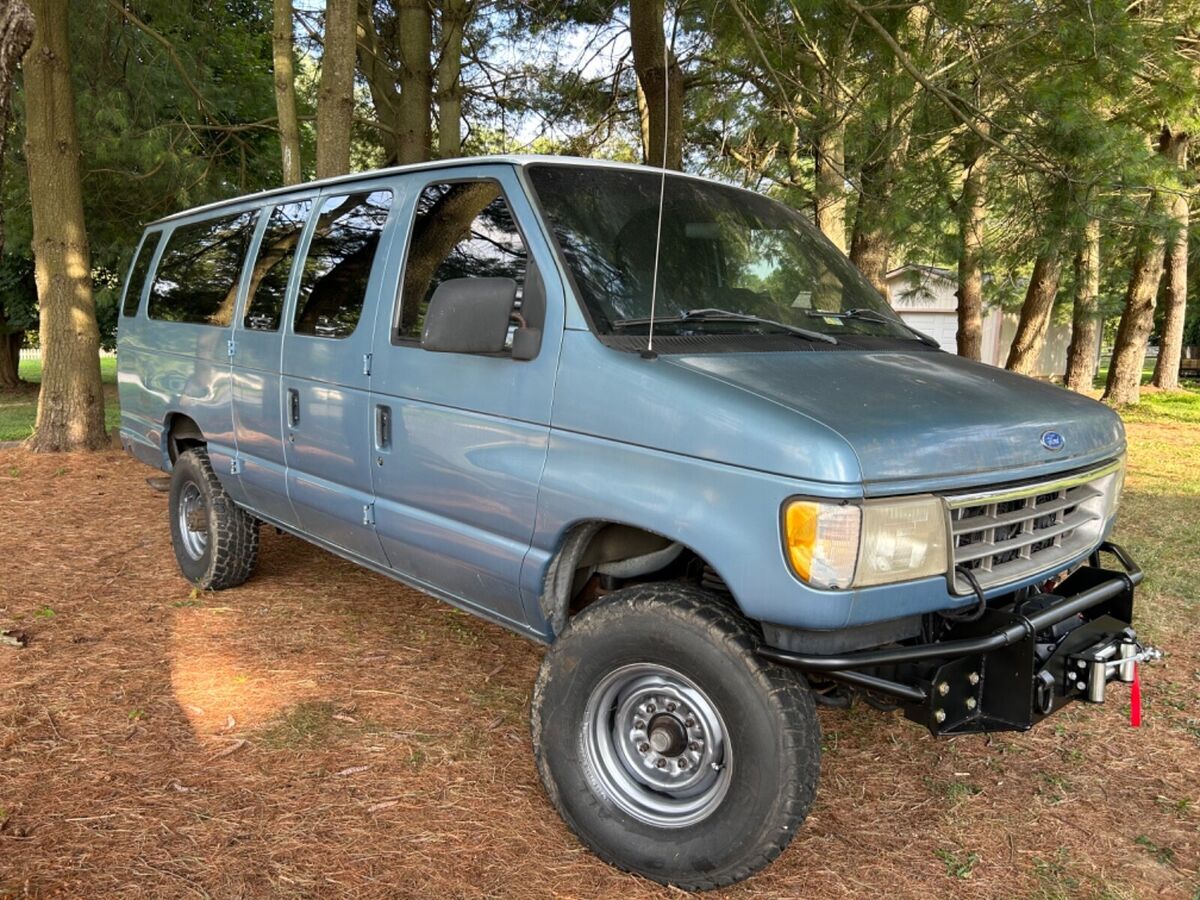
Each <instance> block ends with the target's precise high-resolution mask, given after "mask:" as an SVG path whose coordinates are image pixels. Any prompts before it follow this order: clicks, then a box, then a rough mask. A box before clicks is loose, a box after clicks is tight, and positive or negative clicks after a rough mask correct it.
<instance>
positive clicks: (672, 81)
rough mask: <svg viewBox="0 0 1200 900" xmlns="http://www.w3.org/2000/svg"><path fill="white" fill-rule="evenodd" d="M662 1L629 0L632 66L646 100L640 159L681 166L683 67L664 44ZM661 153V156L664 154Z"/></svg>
mask: <svg viewBox="0 0 1200 900" xmlns="http://www.w3.org/2000/svg"><path fill="white" fill-rule="evenodd" d="M665 15H666V5H665V3H664V0H630V3H629V40H630V44H631V46H632V48H633V68H634V70H635V71H636V72H637V78H638V84H639V85H641V88H642V93H643V95H644V96H645V101H646V115H647V118H648V120H649V123H648V124H649V128H648V131H649V142H648V146H647V147H645V148H644V151H645V152H644V156H643V160H642V161H643V162H644V163H645V164H646V165H649V166H664V165H665V167H666V168H668V169H682V168H683V70H682V69H681V68H680V67H679V60H678V59H677V58H676V57H675V54H674V53H672V52H671V50H670V48H668V47H667V37H666V32H665V30H664V28H663V17H664V16H665ZM664 154H665V155H664Z"/></svg>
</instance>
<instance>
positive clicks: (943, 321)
mask: <svg viewBox="0 0 1200 900" xmlns="http://www.w3.org/2000/svg"><path fill="white" fill-rule="evenodd" d="M886 277H887V284H888V292H889V295H890V297H891V303H892V308H893V309H895V310H896V312H898V313H899V314H900V318H902V319H904V321H905V322H907V323H908V324H909V325H911V326H912V327H913V328H916V329H917V330H918V331H923V332H925V333H926V334H927V335H929V336H930V337H932V338H934V339H935V340H937V342H938V343H939V344H941V346H942V349H943V350H945V351H947V352H949V353H954V352H955V351H956V340H955V335H956V333H957V332H958V312H957V310H958V297H957V295H956V294H955V291H957V290H958V276H957V274H956V273H955V272H953V271H952V270H950V269H942V268H938V267H937V266H922V265H916V264H909V265H906V266H901V267H900V268H898V269H892V271H890V272H888V273H887V276H886ZM1016 331H1017V315H1016V313H1006V312H1004V311H1003V310H1001V309H1000V308H999V307H998V306H985V307H984V309H983V352H982V356H983V361H984V362H985V363H990V364H991V365H993V366H1003V365H1004V362H1005V360H1007V359H1008V348H1009V347H1010V346H1011V344H1012V341H1013V336H1014V335H1015V334H1016ZM1070 343H1071V326H1070V323H1062V324H1060V323H1058V322H1055V321H1053V320H1051V322H1050V328H1049V329H1048V330H1047V332H1046V343H1045V344H1044V345H1043V347H1042V352H1041V355H1040V356H1039V357H1038V360H1037V365H1036V367H1035V368H1034V373H1033V374H1035V375H1039V376H1043V377H1045V376H1051V375H1056V376H1061V375H1062V374H1063V373H1064V372H1065V371H1066V368H1067V347H1068V346H1069V345H1070ZM1099 350H1100V347H1099V344H1097V347H1096V351H1097V353H1099Z"/></svg>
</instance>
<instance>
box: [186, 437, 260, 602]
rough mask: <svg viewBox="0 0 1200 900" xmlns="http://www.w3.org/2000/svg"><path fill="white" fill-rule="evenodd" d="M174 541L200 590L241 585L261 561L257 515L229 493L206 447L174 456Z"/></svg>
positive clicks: (190, 577) (188, 577) (187, 576)
mask: <svg viewBox="0 0 1200 900" xmlns="http://www.w3.org/2000/svg"><path fill="white" fill-rule="evenodd" d="M168 506H169V509H170V521H171V543H172V544H173V545H174V548H175V560H176V561H177V562H178V563H179V569H180V571H181V572H182V573H183V575H184V577H185V578H187V580H188V581H190V582H192V584H194V585H196V587H198V588H200V589H201V590H214V591H219V590H221V589H223V588H230V587H237V586H238V585H239V584H241V583H242V582H244V581H245V580H246V579H247V578H249V577H250V574H251V572H253V571H254V565H255V563H256V562H257V561H258V520H257V519H255V518H254V517H253V516H252V515H250V514H249V513H248V512H246V511H245V510H244V509H242V508H241V507H240V506H238V505H237V504H236V503H234V502H233V500H232V499H231V498H230V497H229V495H228V494H226V493H225V488H224V487H222V486H221V482H220V480H219V479H218V478H217V474H216V473H215V472H214V471H213V468H212V464H211V463H210V462H209V459H208V452H207V451H206V450H204V448H202V447H197V448H194V449H192V450H188V451H186V452H184V453H181V454H180V455H179V458H178V459H176V460H175V467H174V469H172V471H171V489H170V500H169V504H168Z"/></svg>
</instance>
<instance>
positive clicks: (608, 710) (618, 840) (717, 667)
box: [532, 584, 820, 889]
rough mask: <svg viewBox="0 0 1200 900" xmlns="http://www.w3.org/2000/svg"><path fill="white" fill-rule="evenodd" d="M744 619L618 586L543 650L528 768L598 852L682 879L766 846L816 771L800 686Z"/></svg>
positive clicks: (676, 589) (789, 825)
mask: <svg viewBox="0 0 1200 900" xmlns="http://www.w3.org/2000/svg"><path fill="white" fill-rule="evenodd" d="M755 646H756V642H755V638H754V634H753V631H752V630H751V627H750V626H749V624H748V623H746V622H745V620H743V619H742V618H741V617H740V616H739V615H738V614H737V613H736V612H735V611H734V610H732V609H730V608H729V607H728V606H726V605H725V604H724V603H723V602H722V601H721V600H720V599H719V598H716V597H714V596H712V595H709V594H707V593H705V592H703V591H699V590H695V589H693V588H689V587H686V586H682V585H676V584H663V585H643V586H639V587H634V588H629V589H626V590H622V591H617V592H615V593H613V594H612V595H610V596H609V597H607V598H605V599H604V600H603V601H601V602H600V603H597V604H595V605H593V606H590V607H588V608H587V609H585V610H584V611H583V612H582V613H580V614H579V615H578V616H576V617H575V619H573V620H572V621H571V623H570V625H569V626H568V627H567V629H566V631H565V632H564V633H563V634H562V635H561V636H560V637H559V639H558V641H557V642H556V643H555V644H554V645H553V646H552V647H551V648H550V650H549V651H548V652H547V654H546V657H545V659H544V660H543V662H542V667H541V670H540V672H539V673H538V680H537V686H536V688H535V690H534V696H533V709H532V720H533V723H532V724H533V743H534V752H535V754H536V756H537V763H538V771H539V773H540V775H541V778H542V782H543V784H544V785H545V786H546V790H547V792H548V793H549V795H550V798H551V800H552V802H553V803H554V805H555V807H556V808H557V809H558V811H559V813H560V814H561V815H562V817H563V819H564V820H565V821H566V822H567V824H568V825H570V826H571V828H572V829H573V830H574V831H575V833H576V834H578V835H579V837H580V838H581V839H582V840H583V841H584V843H586V844H587V845H588V846H589V847H591V849H592V850H593V851H595V852H596V853H597V855H599V856H600V857H601V858H603V859H605V860H606V861H608V862H610V863H612V864H614V865H616V866H618V867H620V868H622V869H626V870H628V871H631V872H636V873H637V874H639V875H643V876H645V877H647V878H652V879H654V880H655V881H659V882H662V883H669V884H675V885H678V886H680V887H684V888H688V889H704V888H714V887H720V886H722V885H727V884H732V883H733V882H736V881H740V880H741V879H743V878H746V877H748V876H750V875H751V874H753V873H754V872H756V871H758V870H759V869H761V868H762V867H763V866H765V865H767V863H769V862H770V861H771V860H772V859H774V858H775V857H776V856H778V855H779V853H780V852H781V851H782V850H783V848H784V847H786V846H787V844H788V843H789V842H790V841H791V839H792V836H793V835H794V834H795V832H796V830H797V829H798V828H799V826H800V824H801V823H802V822H803V821H804V818H805V816H806V815H807V814H808V810H809V808H810V807H811V805H812V801H813V797H814V794H815V792H816V784H817V776H818V774H819V770H820V732H819V726H818V723H817V719H816V711H815V708H814V705H813V701H812V697H811V695H810V694H809V692H808V689H807V687H806V686H805V685H804V683H803V681H802V680H801V679H800V678H799V677H798V676H796V675H795V674H794V673H792V672H790V671H788V670H786V669H783V668H781V667H779V666H777V665H775V664H774V663H771V662H769V661H767V660H764V659H761V658H760V657H759V656H758V655H757V654H756V653H755Z"/></svg>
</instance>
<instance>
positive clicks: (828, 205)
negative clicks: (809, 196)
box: [813, 120, 846, 253]
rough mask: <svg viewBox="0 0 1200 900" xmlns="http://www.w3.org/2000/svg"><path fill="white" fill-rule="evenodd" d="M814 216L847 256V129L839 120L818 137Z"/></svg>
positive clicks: (815, 153) (814, 154)
mask: <svg viewBox="0 0 1200 900" xmlns="http://www.w3.org/2000/svg"><path fill="white" fill-rule="evenodd" d="M813 162H814V164H815V168H816V173H815V188H816V192H815V196H814V213H815V219H816V224H817V228H819V229H820V231H821V233H822V234H823V235H825V237H827V238H829V240H831V241H833V243H834V245H835V246H836V247H837V248H838V249H839V250H841V251H842V252H843V253H845V252H846V127H845V125H844V124H843V123H842V122H841V121H840V120H839V121H837V122H835V123H832V124H829V125H827V126H825V127H824V128H822V129H821V130H820V131H819V132H818V133H817V139H816V145H815V147H814V149H813Z"/></svg>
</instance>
